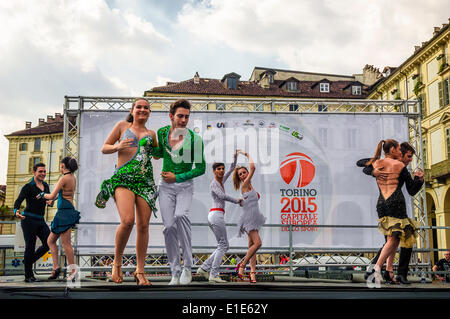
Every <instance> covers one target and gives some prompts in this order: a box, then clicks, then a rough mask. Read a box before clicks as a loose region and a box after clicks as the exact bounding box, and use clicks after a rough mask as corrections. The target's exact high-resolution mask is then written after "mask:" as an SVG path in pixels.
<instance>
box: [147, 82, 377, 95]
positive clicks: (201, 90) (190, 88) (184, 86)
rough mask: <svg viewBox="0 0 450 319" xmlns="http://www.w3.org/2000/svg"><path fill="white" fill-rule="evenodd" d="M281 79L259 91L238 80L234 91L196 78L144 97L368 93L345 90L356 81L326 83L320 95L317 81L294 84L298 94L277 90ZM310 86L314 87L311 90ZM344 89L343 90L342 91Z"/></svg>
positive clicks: (218, 83) (169, 84)
mask: <svg viewBox="0 0 450 319" xmlns="http://www.w3.org/2000/svg"><path fill="white" fill-rule="evenodd" d="M282 82H285V80H284V81H281V80H276V81H274V83H272V84H270V87H268V88H263V87H261V86H260V85H259V84H258V83H256V82H249V81H239V83H238V88H237V89H235V90H232V89H227V88H225V86H224V85H223V82H221V81H220V80H218V79H207V78H200V82H199V83H198V84H196V83H194V80H193V79H189V80H186V81H182V82H178V83H168V85H165V86H159V87H154V88H152V89H151V90H148V91H146V92H145V93H144V96H146V95H150V94H152V93H170V94H200V95H231V96H261V97H296V98H324V99H325V98H327V99H328V98H339V99H344V98H346V99H348V98H350V99H363V98H364V97H365V96H366V95H367V93H368V91H367V89H368V87H367V86H365V85H362V89H361V91H362V94H361V95H352V92H351V89H349V87H350V86H351V85H352V84H353V83H354V84H355V85H361V83H359V82H357V81H329V82H330V92H329V93H320V92H319V87H318V86H314V84H316V83H318V82H320V81H298V84H297V88H298V91H296V92H290V91H286V90H285V89H282V88H280V87H279V86H282V85H281V84H282ZM313 86H314V87H313ZM344 88H347V89H344Z"/></svg>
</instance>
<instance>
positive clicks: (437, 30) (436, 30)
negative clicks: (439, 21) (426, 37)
mask: <svg viewBox="0 0 450 319" xmlns="http://www.w3.org/2000/svg"><path fill="white" fill-rule="evenodd" d="M439 31H441V28H439V27H434V31H433V36H434V35H436V34H438V33H439Z"/></svg>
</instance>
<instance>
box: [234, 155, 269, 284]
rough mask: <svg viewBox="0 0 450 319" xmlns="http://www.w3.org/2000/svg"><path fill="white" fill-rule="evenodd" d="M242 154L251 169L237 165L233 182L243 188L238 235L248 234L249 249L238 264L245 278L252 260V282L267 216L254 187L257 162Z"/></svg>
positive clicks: (253, 281) (240, 274) (241, 274)
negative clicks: (253, 178) (263, 212)
mask: <svg viewBox="0 0 450 319" xmlns="http://www.w3.org/2000/svg"><path fill="white" fill-rule="evenodd" d="M240 153H241V154H243V155H245V156H246V157H247V158H248V162H249V170H248V169H247V168H246V167H242V166H239V167H236V168H235V169H234V174H233V184H234V188H235V189H236V190H238V189H241V193H242V196H243V207H242V208H243V212H242V214H241V215H240V216H239V221H238V232H239V233H238V236H239V237H241V236H242V235H243V234H244V233H246V234H247V236H248V250H247V254H246V255H245V257H244V258H243V259H242V260H241V262H240V263H239V265H238V277H239V278H240V279H241V280H244V271H245V266H246V265H247V263H248V262H250V275H249V278H250V282H251V283H255V282H256V252H257V251H258V249H259V248H260V247H261V244H262V242H261V238H260V237H259V229H260V228H261V226H262V225H264V222H265V221H266V218H265V217H264V215H263V214H261V212H260V211H259V205H258V200H259V198H260V196H259V194H258V193H257V192H256V191H255V190H254V189H253V186H252V184H251V179H252V177H253V174H254V173H255V164H254V163H253V160H252V159H251V157H250V155H249V154H248V153H244V152H242V151H240Z"/></svg>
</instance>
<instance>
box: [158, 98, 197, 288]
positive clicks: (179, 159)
mask: <svg viewBox="0 0 450 319" xmlns="http://www.w3.org/2000/svg"><path fill="white" fill-rule="evenodd" d="M190 107H191V105H190V103H189V102H188V101H186V100H178V101H176V102H174V103H172V105H171V106H170V113H169V117H170V121H171V125H168V126H165V127H162V128H160V129H159V130H158V148H156V149H155V150H154V152H153V156H154V157H155V158H163V168H162V172H161V176H162V181H161V185H160V187H159V206H160V210H161V216H162V219H163V224H164V230H163V233H164V241H165V246H166V252H167V259H168V262H169V265H170V271H171V274H172V279H171V281H170V283H169V285H179V284H181V285H187V284H189V283H190V282H191V280H192V274H191V268H192V241H191V238H192V235H191V221H190V219H189V210H190V207H191V203H192V195H193V192H194V187H193V184H194V183H193V178H195V177H197V176H200V175H202V174H204V173H205V168H206V164H205V158H204V155H203V141H202V139H201V138H200V136H198V135H197V134H195V133H194V132H193V131H192V130H190V129H187V128H186V125H187V124H188V122H189V115H190ZM193 166H195V167H194V168H193ZM180 246H181V250H182V254H183V271H181V256H180Z"/></svg>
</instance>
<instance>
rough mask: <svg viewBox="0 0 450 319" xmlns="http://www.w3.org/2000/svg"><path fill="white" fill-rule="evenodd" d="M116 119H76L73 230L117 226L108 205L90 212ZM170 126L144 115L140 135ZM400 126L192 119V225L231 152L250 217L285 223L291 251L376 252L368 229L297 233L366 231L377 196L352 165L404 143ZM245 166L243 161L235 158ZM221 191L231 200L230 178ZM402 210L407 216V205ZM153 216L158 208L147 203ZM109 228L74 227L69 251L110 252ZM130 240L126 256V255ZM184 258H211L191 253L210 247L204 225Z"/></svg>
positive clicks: (306, 117)
mask: <svg viewBox="0 0 450 319" xmlns="http://www.w3.org/2000/svg"><path fill="white" fill-rule="evenodd" d="M125 116H126V113H124V112H107V111H83V112H82V114H81V131H80V134H81V139H80V150H79V154H80V158H79V164H80V170H79V197H78V209H79V210H80V212H81V222H89V223H97V222H119V215H118V212H117V209H116V206H115V203H114V199H113V198H111V199H110V200H109V201H108V203H107V206H106V208H105V209H99V208H97V207H96V206H95V205H94V202H95V197H96V195H97V194H98V192H99V190H100V184H101V182H102V181H103V180H105V179H107V178H110V177H111V175H112V174H113V172H114V166H115V163H116V161H117V154H110V155H104V154H102V153H101V148H102V145H103V143H104V141H105V140H106V137H107V136H108V134H109V133H110V131H111V130H112V128H113V126H114V125H115V123H117V122H118V121H120V120H123V119H124V118H125ZM169 123H170V121H169V116H168V113H167V112H158V111H154V112H152V114H151V117H150V119H149V121H148V123H147V127H148V128H150V129H153V130H154V131H157V130H158V128H160V127H162V126H165V125H168V124H169ZM407 124H408V123H407V118H406V117H404V116H401V115H395V114H392V115H387V114H383V115H381V116H380V115H369V114H367V115H359V114H327V113H324V114H285V113H249V112H242V113H241V112H239V113H237V112H232V113H231V112H230V113H216V112H192V113H191V118H190V121H189V125H188V127H189V128H190V129H192V130H194V131H195V132H197V133H198V134H199V135H200V136H201V137H202V138H203V141H204V144H205V158H206V162H207V168H206V173H205V174H204V175H203V176H201V177H198V178H196V179H195V181H194V198H193V202H192V207H191V212H190V214H191V215H190V216H191V222H192V223H207V215H208V211H209V209H210V205H211V197H210V193H209V185H210V183H211V180H212V179H213V172H212V164H213V163H214V162H216V161H217V162H224V163H225V166H226V167H225V169H227V168H228V167H229V165H230V163H231V162H232V159H233V153H234V150H235V149H236V148H240V149H243V150H245V151H247V152H249V153H250V155H251V156H252V158H253V159H254V161H255V164H256V173H255V175H254V177H253V179H252V185H253V187H254V188H255V190H256V191H258V192H259V193H260V195H261V199H260V201H259V205H260V210H261V212H262V213H263V214H264V215H265V216H266V218H267V221H266V223H267V224H283V225H289V224H293V225H295V227H294V232H293V245H294V247H296V248H378V247H380V246H381V244H382V243H383V242H384V238H383V236H382V235H381V234H380V233H379V232H378V230H377V229H371V228H350V227H347V228H342V227H341V228H328V227H326V228H325V227H302V225H376V224H377V213H376V209H375V206H376V202H377V199H378V194H379V191H378V187H377V185H376V182H375V179H374V178H372V177H370V176H367V175H364V174H363V173H362V169H361V168H358V167H356V165H355V163H356V161H357V160H358V159H360V158H363V157H371V156H372V155H373V154H374V152H375V148H376V145H377V144H378V142H379V141H380V140H381V139H387V138H394V139H396V140H398V141H399V142H402V141H407V132H408V125H407ZM238 165H246V166H248V163H246V158H245V157H244V156H242V155H240V157H239V158H238ZM153 167H154V178H155V182H157V183H158V181H159V180H160V173H161V167H162V160H153ZM225 189H226V192H227V193H228V194H229V195H231V196H235V197H240V196H241V195H240V193H239V192H238V191H235V190H234V189H233V186H232V180H231V177H230V179H229V180H228V181H227V182H226V184H225ZM405 198H406V199H407V200H406V202H407V207H408V211H409V215H410V216H411V202H410V200H408V199H409V196H405ZM157 207H158V209H159V204H157ZM241 213H242V208H241V207H240V206H238V205H235V204H232V203H227V207H226V214H225V220H226V222H227V223H236V222H237V220H238V216H239V214H241ZM157 215H158V218H155V217H154V216H152V218H151V225H150V239H149V252H153V253H158V252H160V253H164V252H165V250H164V238H163V234H162V229H163V227H162V225H155V223H162V219H161V217H160V214H159V213H157ZM116 228H117V225H94V224H88V225H83V224H81V225H80V226H79V230H78V246H79V251H80V252H81V253H112V252H113V251H114V238H115V232H116ZM227 231H228V237H229V241H230V246H231V249H233V250H235V249H236V248H237V247H246V246H247V239H246V238H238V237H237V229H236V227H234V226H229V227H228V228H227ZM260 234H261V238H262V241H263V247H265V248H273V249H274V250H275V249H277V248H283V249H285V248H286V247H288V246H289V231H288V227H287V226H283V227H264V228H262V230H261V232H260ZM135 240H136V237H135V232H134V231H133V233H132V235H131V237H130V240H129V246H128V248H127V250H126V253H134V245H135ZM192 245H193V246H194V252H203V251H211V248H210V249H200V248H197V249H196V248H195V246H211V247H214V246H215V245H216V239H215V237H214V235H213V233H212V232H211V231H210V230H209V228H208V227H206V226H193V227H192Z"/></svg>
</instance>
